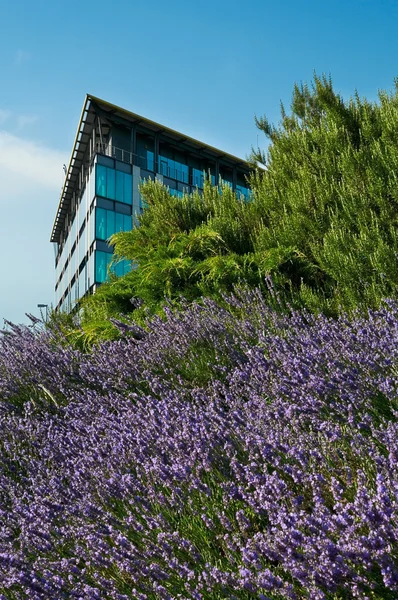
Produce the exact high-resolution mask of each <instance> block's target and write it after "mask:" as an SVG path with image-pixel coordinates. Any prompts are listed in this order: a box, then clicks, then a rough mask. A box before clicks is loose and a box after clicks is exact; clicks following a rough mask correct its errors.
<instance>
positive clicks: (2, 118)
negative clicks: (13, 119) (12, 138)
mask: <svg viewBox="0 0 398 600" xmlns="http://www.w3.org/2000/svg"><path fill="white" fill-rule="evenodd" d="M10 116H11V113H10V111H9V110H3V109H1V108H0V125H2V124H3V123H5V122H6V121H7V119H9V118H10Z"/></svg>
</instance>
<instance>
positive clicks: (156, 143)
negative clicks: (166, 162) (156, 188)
mask: <svg viewBox="0 0 398 600" xmlns="http://www.w3.org/2000/svg"><path fill="white" fill-rule="evenodd" d="M153 153H154V162H155V165H154V166H155V173H160V165H159V134H158V133H155V141H154V146H153Z"/></svg>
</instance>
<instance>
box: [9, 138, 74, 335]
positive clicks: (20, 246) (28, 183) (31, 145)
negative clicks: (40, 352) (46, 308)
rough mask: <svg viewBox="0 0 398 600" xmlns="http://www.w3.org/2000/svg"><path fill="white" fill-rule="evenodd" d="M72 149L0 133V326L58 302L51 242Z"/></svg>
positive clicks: (17, 320)
mask: <svg viewBox="0 0 398 600" xmlns="http://www.w3.org/2000/svg"><path fill="white" fill-rule="evenodd" d="M67 160H68V155H67V153H63V152H59V151H58V150H54V149H52V148H48V147H46V146H44V145H43V144H39V143H37V142H33V141H31V140H26V139H24V138H23V137H21V136H16V135H13V134H11V133H9V132H6V131H0V215H1V216H0V239H1V241H2V247H3V260H2V261H0V281H1V282H2V283H1V294H0V329H1V328H2V319H3V318H6V319H9V320H10V321H13V322H21V321H24V322H26V318H25V316H24V313H25V312H33V313H34V314H37V315H38V309H37V304H39V303H44V304H51V303H52V302H53V300H54V256H53V248H52V247H51V244H50V243H49V239H50V234H51V229H52V223H53V220H54V217H55V213H56V209H57V206H58V202H59V198H60V194H61V187H62V184H63V181H64V173H63V170H62V165H63V163H66V162H67Z"/></svg>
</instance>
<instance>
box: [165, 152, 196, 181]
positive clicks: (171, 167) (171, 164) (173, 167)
mask: <svg viewBox="0 0 398 600" xmlns="http://www.w3.org/2000/svg"><path fill="white" fill-rule="evenodd" d="M159 173H160V174H161V175H164V176H165V177H171V178H172V179H177V180H178V181H182V182H184V183H188V173H189V167H188V165H184V164H182V163H180V162H178V161H177V160H173V159H171V158H166V157H165V156H159Z"/></svg>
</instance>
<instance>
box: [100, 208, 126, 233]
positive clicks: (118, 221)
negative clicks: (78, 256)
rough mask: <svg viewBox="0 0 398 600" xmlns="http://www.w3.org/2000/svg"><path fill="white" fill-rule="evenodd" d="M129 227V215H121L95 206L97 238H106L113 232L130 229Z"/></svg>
mask: <svg viewBox="0 0 398 600" xmlns="http://www.w3.org/2000/svg"><path fill="white" fill-rule="evenodd" d="M131 228H132V222H131V215H123V214H121V213H117V212H114V211H113V210H106V209H105V208H96V211H95V237H96V239H97V240H107V239H108V238H110V236H111V235H113V234H114V233H117V232H118V231H130V230H131Z"/></svg>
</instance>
